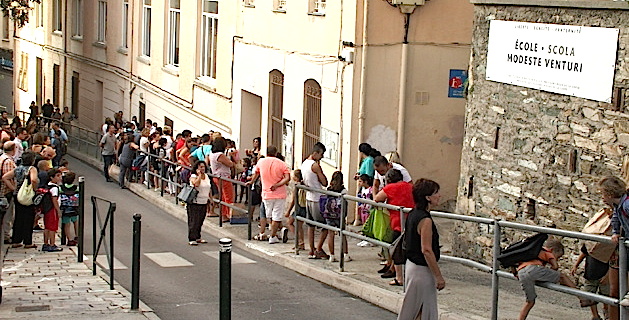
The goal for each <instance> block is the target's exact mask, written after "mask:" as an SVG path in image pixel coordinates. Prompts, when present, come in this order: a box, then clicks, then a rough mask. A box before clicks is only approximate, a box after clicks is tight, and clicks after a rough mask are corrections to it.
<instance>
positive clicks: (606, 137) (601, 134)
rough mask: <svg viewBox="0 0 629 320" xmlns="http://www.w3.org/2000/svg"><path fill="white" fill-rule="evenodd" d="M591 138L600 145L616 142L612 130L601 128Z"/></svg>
mask: <svg viewBox="0 0 629 320" xmlns="http://www.w3.org/2000/svg"><path fill="white" fill-rule="evenodd" d="M592 138H593V139H595V140H598V141H600V142H602V143H610V142H613V141H614V140H616V134H615V133H614V130H613V129H612V128H603V129H601V130H599V131H597V132H595V133H594V134H593V135H592Z"/></svg>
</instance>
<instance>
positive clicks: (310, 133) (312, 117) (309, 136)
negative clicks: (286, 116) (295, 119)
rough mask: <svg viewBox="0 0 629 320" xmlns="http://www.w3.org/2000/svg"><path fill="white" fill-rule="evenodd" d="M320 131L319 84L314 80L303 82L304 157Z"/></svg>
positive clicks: (315, 141)
mask: <svg viewBox="0 0 629 320" xmlns="http://www.w3.org/2000/svg"><path fill="white" fill-rule="evenodd" d="M320 133H321V86H320V85H319V83H317V81H315V80H312V79H310V80H307V81H306V82H305V83H304V143H303V150H302V154H303V157H304V158H306V157H308V155H309V154H310V152H311V151H312V148H313V147H314V145H315V143H317V142H318V141H319V134H320Z"/></svg>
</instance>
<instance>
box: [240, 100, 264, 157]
mask: <svg viewBox="0 0 629 320" xmlns="http://www.w3.org/2000/svg"><path fill="white" fill-rule="evenodd" d="M261 122H262V97H260V96H258V95H255V94H253V93H251V92H247V91H245V90H242V93H241V112H240V145H239V146H238V147H239V149H240V154H242V155H244V154H245V149H251V148H252V147H253V142H252V141H253V139H254V138H257V137H259V136H260V131H262V123H261ZM265 144H268V141H262V145H265Z"/></svg>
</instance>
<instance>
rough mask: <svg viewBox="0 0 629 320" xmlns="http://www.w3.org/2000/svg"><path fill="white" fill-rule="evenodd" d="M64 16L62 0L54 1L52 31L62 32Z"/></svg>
mask: <svg viewBox="0 0 629 320" xmlns="http://www.w3.org/2000/svg"><path fill="white" fill-rule="evenodd" d="M62 14H63V8H62V7H61V0H53V1H52V30H53V31H61V27H62V24H61V23H62V21H63V20H62V19H63V17H62Z"/></svg>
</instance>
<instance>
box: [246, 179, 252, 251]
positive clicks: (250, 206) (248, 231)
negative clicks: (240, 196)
mask: <svg viewBox="0 0 629 320" xmlns="http://www.w3.org/2000/svg"><path fill="white" fill-rule="evenodd" d="M252 186H253V185H250V186H246V187H247V200H246V201H247V215H248V216H249V219H247V240H249V241H251V224H252V220H253V211H252V209H253V206H252V205H251V187H252Z"/></svg>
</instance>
